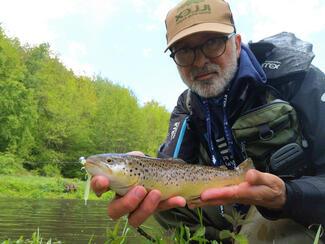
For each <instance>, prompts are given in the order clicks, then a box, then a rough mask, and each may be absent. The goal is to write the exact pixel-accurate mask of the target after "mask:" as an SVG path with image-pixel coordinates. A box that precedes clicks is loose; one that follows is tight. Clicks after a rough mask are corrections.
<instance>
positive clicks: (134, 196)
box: [108, 186, 147, 219]
mask: <svg viewBox="0 0 325 244" xmlns="http://www.w3.org/2000/svg"><path fill="white" fill-rule="evenodd" d="M146 194H147V191H146V189H144V187H142V186H136V187H134V188H133V189H131V190H130V191H129V192H128V193H127V194H126V195H125V196H123V197H121V198H116V199H114V200H113V201H112V202H110V203H109V204H108V215H109V216H110V217H111V218H112V219H118V218H120V217H122V216H123V215H126V214H128V213H131V212H133V211H134V210H135V209H136V208H138V206H139V204H140V203H141V202H142V200H143V199H144V197H145V196H146Z"/></svg>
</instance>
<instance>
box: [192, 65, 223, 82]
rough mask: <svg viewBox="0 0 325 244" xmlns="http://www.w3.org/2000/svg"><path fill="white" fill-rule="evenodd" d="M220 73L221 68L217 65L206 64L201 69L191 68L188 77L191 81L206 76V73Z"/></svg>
mask: <svg viewBox="0 0 325 244" xmlns="http://www.w3.org/2000/svg"><path fill="white" fill-rule="evenodd" d="M214 72H215V73H218V74H220V73H221V68H220V66H219V65H217V64H207V65H204V66H203V67H192V69H191V72H190V75H191V78H192V80H194V79H195V77H196V76H199V75H202V74H206V73H214Z"/></svg>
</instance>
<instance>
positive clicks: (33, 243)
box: [2, 229, 62, 244]
mask: <svg viewBox="0 0 325 244" xmlns="http://www.w3.org/2000/svg"><path fill="white" fill-rule="evenodd" d="M43 243H44V244H60V243H62V242H60V241H52V240H51V239H49V240H48V241H45V240H43V237H42V236H41V235H40V232H39V229H37V231H36V232H34V233H33V234H32V238H31V239H25V240H24V237H23V236H21V237H20V238H19V239H18V240H16V241H11V240H10V239H9V240H5V241H3V242H2V244H43Z"/></svg>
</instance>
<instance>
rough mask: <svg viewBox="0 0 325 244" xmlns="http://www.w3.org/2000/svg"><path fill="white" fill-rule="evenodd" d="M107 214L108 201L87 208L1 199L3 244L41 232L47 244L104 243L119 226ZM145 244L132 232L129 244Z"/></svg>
mask: <svg viewBox="0 0 325 244" xmlns="http://www.w3.org/2000/svg"><path fill="white" fill-rule="evenodd" d="M106 213H107V202H105V201H88V204H87V205H86V206H85V204H84V201H83V200H66V199H64V200H24V199H0V243H1V242H2V241H3V240H6V239H9V238H10V239H11V240H17V239H18V238H19V237H20V236H24V239H26V238H28V239H31V236H32V233H34V232H36V231H37V229H39V231H40V234H41V237H42V238H43V241H45V240H46V241H47V240H49V239H50V238H51V240H52V241H58V240H59V241H61V242H62V243H72V244H73V243H88V241H89V240H90V239H92V243H104V242H105V240H107V238H106V231H107V228H112V226H114V224H115V222H113V221H110V220H109V218H108V216H107V214H106ZM149 223H151V224H152V223H153V224H155V223H154V221H153V220H149ZM156 227H157V224H156ZM142 242H145V241H144V239H143V237H141V236H139V235H138V234H137V233H136V232H135V231H132V233H131V234H130V238H129V241H128V243H142ZM44 243H45V242H44Z"/></svg>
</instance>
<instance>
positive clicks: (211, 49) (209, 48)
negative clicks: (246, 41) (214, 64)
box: [170, 33, 235, 67]
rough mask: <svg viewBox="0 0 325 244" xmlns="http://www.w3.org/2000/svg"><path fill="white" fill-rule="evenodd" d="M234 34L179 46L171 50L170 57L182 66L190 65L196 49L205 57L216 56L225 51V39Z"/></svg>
mask: <svg viewBox="0 0 325 244" xmlns="http://www.w3.org/2000/svg"><path fill="white" fill-rule="evenodd" d="M234 35H235V33H231V34H229V35H228V36H221V37H214V38H211V39H209V40H207V41H206V42H204V43H203V44H201V45H199V46H196V47H184V48H180V49H178V50H176V51H172V53H171V54H170V57H171V58H172V59H173V60H174V61H175V63H176V64H177V65H179V66H182V67H186V66H190V65H192V64H193V63H194V61H195V58H196V50H197V49H200V50H201V52H202V53H203V54H204V56H206V57H207V58H217V57H219V56H221V55H222V54H223V53H224V52H225V50H226V44H227V41H228V40H229V39H230V38H231V37H232V36H234Z"/></svg>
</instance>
